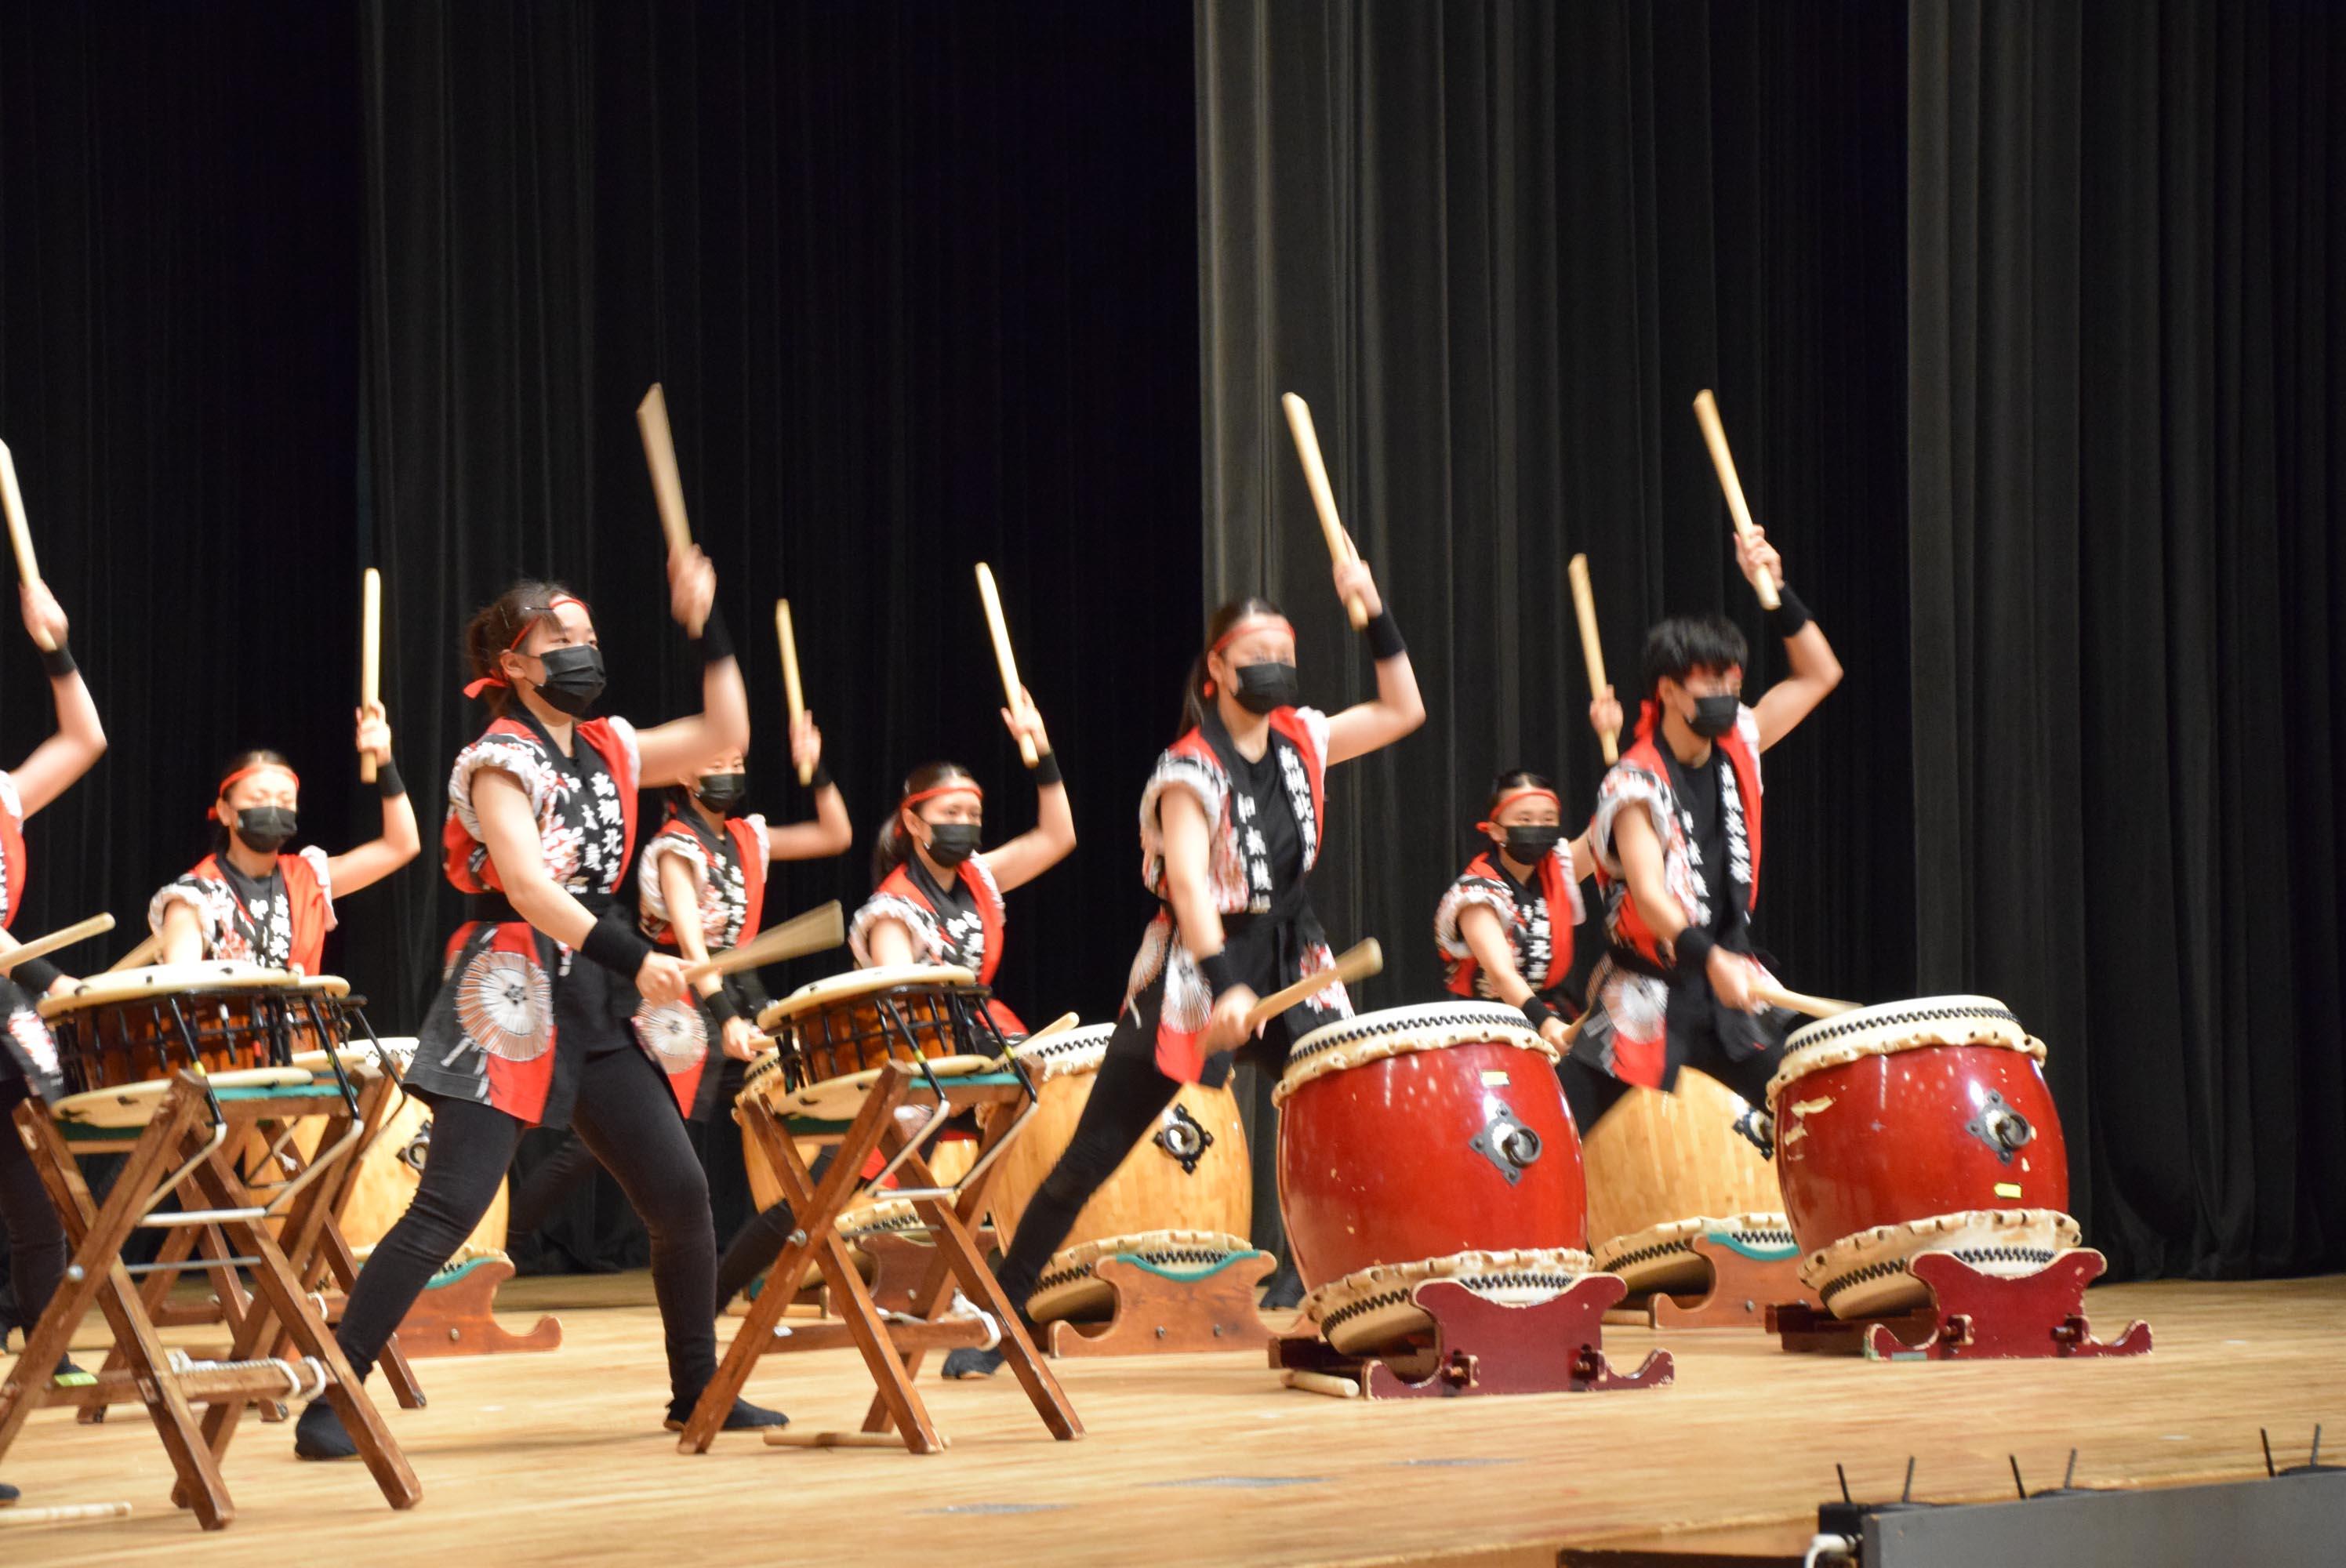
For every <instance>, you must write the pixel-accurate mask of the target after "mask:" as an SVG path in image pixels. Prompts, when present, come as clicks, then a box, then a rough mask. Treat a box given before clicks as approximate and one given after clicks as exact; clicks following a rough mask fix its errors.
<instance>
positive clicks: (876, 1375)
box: [677, 1061, 1084, 1453]
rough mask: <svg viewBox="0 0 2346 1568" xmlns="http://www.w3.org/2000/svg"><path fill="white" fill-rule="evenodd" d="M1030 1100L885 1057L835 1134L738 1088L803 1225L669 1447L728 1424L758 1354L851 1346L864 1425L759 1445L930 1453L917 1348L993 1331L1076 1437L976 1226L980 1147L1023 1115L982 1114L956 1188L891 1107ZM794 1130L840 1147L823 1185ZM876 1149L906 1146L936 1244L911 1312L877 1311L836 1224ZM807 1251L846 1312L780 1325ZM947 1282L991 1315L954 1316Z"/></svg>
mask: <svg viewBox="0 0 2346 1568" xmlns="http://www.w3.org/2000/svg"><path fill="white" fill-rule="evenodd" d="M1028 1097H1029V1091H1028V1089H1027V1087H1026V1085H1025V1084H1024V1083H1023V1082H1022V1081H1021V1080H1020V1078H1019V1077H1018V1076H1017V1074H1015V1072H988V1073H982V1074H974V1075H960V1076H943V1075H940V1076H938V1077H936V1078H934V1079H932V1078H931V1077H930V1076H929V1074H928V1073H926V1072H925V1071H923V1068H921V1067H920V1066H917V1065H914V1064H909V1063H905V1062H901V1061H898V1062H890V1063H888V1064H886V1065H884V1066H882V1068H880V1069H879V1072H878V1076H877V1078H876V1080H875V1081H874V1082H873V1083H872V1086H871V1089H870V1090H869V1092H868V1093H867V1094H866V1095H865V1096H864V1099H863V1104H862V1108H861V1109H860V1110H859V1111H858V1112H857V1113H856V1115H855V1119H854V1120H853V1121H852V1122H851V1123H849V1124H847V1125H846V1127H845V1130H844V1131H843V1132H842V1131H841V1128H840V1125H839V1124H837V1123H835V1122H806V1121H797V1120H795V1119H793V1120H790V1121H786V1120H785V1119H784V1115H783V1113H781V1112H779V1111H777V1110H776V1108H775V1107H774V1106H773V1105H771V1104H770V1103H769V1102H768V1101H767V1100H766V1099H765V1098H763V1097H761V1096H758V1095H745V1096H744V1097H743V1099H742V1102H741V1107H740V1112H741V1123H742V1128H743V1131H744V1134H745V1135H747V1136H748V1137H750V1139H752V1140H754V1141H755V1142H756V1143H757V1145H758V1146H759V1147H760V1148H761V1149H762V1150H763V1151H764V1152H765V1156H766V1158H767V1159H768V1160H769V1161H770V1162H771V1164H772V1166H773V1169H774V1173H775V1176H776V1177H777V1178H778V1179H779V1180H780V1183H781V1185H782V1188H783V1191H784V1194H785V1196H787V1197H788V1198H789V1200H790V1211H791V1213H792V1214H793V1215H795V1216H796V1217H797V1222H798V1229H797V1230H796V1231H795V1232H793V1233H792V1235H791V1237H790V1242H789V1244H788V1245H787V1246H785V1247H783V1248H782V1255H781V1257H780V1258H779V1259H777V1260H776V1262H775V1264H774V1267H773V1269H772V1271H771V1272H770V1274H769V1275H768V1276H767V1278H768V1281H769V1284H768V1287H767V1288H766V1289H764V1290H761V1291H760V1292H759V1293H758V1298H757V1300H756V1301H755V1302H754V1303H752V1304H751V1306H750V1315H749V1316H748V1318H747V1319H744V1320H743V1321H742V1324H741V1327H740V1329H739V1331H738V1332H737V1333H736V1334H735V1335H734V1336H733V1343H732V1345H731V1347H730V1348H729V1349H728V1350H727V1351H726V1354H725V1359H724V1361H723V1363H722V1364H721V1365H720V1366H719V1368H718V1369H717V1376H716V1378H715V1379H713V1380H711V1381H710V1383H709V1387H708V1389H707V1390H704V1391H703V1392H702V1394H701V1396H700V1403H699V1405H697V1406H696V1407H694V1410H693V1412H692V1418H691V1420H688V1422H686V1423H685V1429H684V1436H683V1437H682V1439H680V1440H679V1441H678V1445H677V1446H678V1451H680V1452H684V1453H705V1452H707V1451H708V1449H709V1443H710V1442H711V1441H714V1440H715V1438H716V1436H717V1433H718V1431H719V1430H720V1429H721V1428H722V1427H723V1426H724V1424H725V1418H726V1415H727V1414H728V1413H729V1411H730V1410H732V1408H733V1401H734V1400H737V1399H739V1397H740V1394H741V1390H742V1388H743V1386H744V1385H746V1384H747V1383H748V1382H749V1380H750V1372H751V1371H752V1370H753V1369H755V1368H756V1366H757V1364H758V1358H759V1357H760V1356H762V1355H769V1354H775V1353H780V1352H784V1351H799V1350H826V1349H836V1348H838V1347H840V1346H842V1345H849V1344H852V1345H853V1346H854V1347H855V1348H856V1349H857V1350H859V1351H860V1352H862V1357H863V1362H864V1365H865V1366H866V1367H867V1368H868V1369H870V1370H871V1373H872V1382H873V1383H874V1384H875V1385H877V1388H878V1393H877V1395H876V1397H874V1399H873V1400H872V1406H871V1409H870V1410H868V1411H867V1412H866V1413H865V1415H864V1418H863V1426H862V1431H861V1432H859V1433H817V1434H815V1435H814V1436H813V1438H812V1439H811V1440H809V1439H805V1438H801V1437H799V1436H797V1435H796V1434H791V1435H790V1436H783V1435H782V1434H781V1433H780V1431H774V1432H770V1434H769V1438H768V1441H775V1440H776V1439H778V1438H779V1439H780V1441H781V1442H783V1443H789V1444H793V1445H797V1444H803V1443H808V1442H810V1441H811V1444H812V1445H813V1446H831V1445H833V1444H856V1445H858V1446H868V1445H870V1444H871V1443H872V1442H873V1441H890V1442H891V1443H892V1442H893V1441H902V1442H903V1445H904V1447H906V1448H908V1449H910V1450H911V1451H913V1452H914V1453H935V1452H937V1451H940V1450H941V1449H943V1447H944V1446H945V1440H944V1438H943V1435H942V1434H940V1433H939V1432H938V1431H937V1428H936V1423H935V1422H934V1421H933V1420H932V1419H931V1418H930V1415H929V1411H928V1407H927V1406H926V1405H925V1404H924V1403H923V1401H922V1399H921V1396H920V1392H919V1390H917V1389H916V1388H915V1387H914V1383H913V1380H914V1377H915V1375H916V1374H917V1373H918V1372H919V1370H920V1366H921V1359H922V1358H923V1356H924V1355H926V1354H927V1352H929V1351H931V1350H943V1349H954V1348H955V1347H958V1346H964V1345H967V1346H972V1347H975V1346H980V1345H984V1344H985V1343H987V1342H988V1340H989V1339H990V1337H991V1334H992V1333H993V1332H994V1331H997V1330H998V1332H999V1333H1000V1335H1001V1349H1002V1351H1003V1354H1004V1356H1005V1359H1007V1360H1008V1361H1009V1364H1010V1369H1011V1370H1012V1371H1013V1372H1015V1374H1016V1375H1017V1378H1018V1382H1019V1386H1020V1387H1022V1388H1024V1389H1025V1390H1026V1397H1027V1399H1028V1400H1031V1401H1033V1403H1034V1406H1035V1413H1036V1414H1037V1415H1039V1416H1040V1417H1042V1419H1043V1424H1044V1425H1045V1427H1046V1428H1048V1429H1049V1430H1050V1432H1051V1435H1052V1436H1053V1437H1055V1438H1058V1439H1060V1440H1062V1441H1066V1440H1069V1439H1073V1438H1077V1437H1081V1436H1082V1435H1083V1430H1084V1429H1083V1423H1082V1422H1081V1421H1079V1420H1076V1412H1075V1410H1073V1409H1072V1408H1071V1407H1070V1406H1069V1405H1068V1403H1067V1398H1066V1394H1065V1393H1064V1392H1063V1391H1062V1390H1060V1388H1059V1384H1058V1380H1056V1378H1054V1377H1052V1375H1051V1372H1050V1369H1049V1368H1048V1367H1047V1366H1046V1365H1045V1363H1044V1360H1043V1358H1042V1357H1041V1356H1040V1355H1038V1354H1036V1352H1035V1345H1034V1342H1033V1341H1032V1340H1031V1339H1028V1338H1027V1336H1026V1330H1025V1328H1024V1327H1023V1326H1022V1325H1021V1324H1020V1322H1019V1319H1018V1315H1017V1314H1016V1313H1015V1311H1013V1310H1012V1309H1011V1306H1010V1302H1009V1301H1008V1300H1007V1299H1006V1298H1005V1297H1004V1296H1003V1294H1002V1289H1001V1287H1000V1286H998V1285H996V1284H995V1283H994V1275H993V1273H992V1271H991V1270H989V1269H988V1268H986V1266H985V1259H984V1257H983V1256H982V1255H981V1254H980V1253H979V1251H978V1247H977V1243H976V1241H975V1240H974V1237H972V1235H971V1232H972V1230H973V1229H974V1227H975V1225H976V1223H977V1219H978V1217H979V1216H980V1215H982V1214H984V1211H985V1194H986V1188H987V1186H988V1185H989V1184H990V1183H991V1181H992V1179H993V1176H994V1169H995V1163H994V1160H993V1159H991V1158H990V1157H989V1156H990V1154H991V1153H992V1151H993V1150H994V1148H995V1147H996V1146H997V1145H999V1144H1001V1143H1002V1142H1003V1141H1004V1140H1005V1139H1007V1138H1009V1137H1011V1136H1014V1135H1015V1134H1016V1132H1017V1129H1018V1125H1019V1118H1018V1117H1016V1116H1015V1115H1005V1116H993V1117H985V1118H984V1120H985V1122H986V1124H987V1125H986V1131H985V1139H984V1143H983V1144H982V1145H980V1146H979V1150H978V1158H977V1164H976V1165H975V1166H974V1167H973V1168H972V1171H971V1174H970V1175H969V1176H966V1177H964V1179H963V1181H962V1183H961V1184H960V1186H959V1187H958V1188H953V1187H947V1186H943V1184H941V1183H939V1182H938V1181H937V1180H936V1178H935V1177H934V1176H933V1174H932V1173H931V1171H930V1169H929V1165H928V1161H927V1159H926V1158H925V1157H924V1156H923V1152H922V1151H921V1149H919V1148H918V1147H915V1146H913V1145H914V1144H915V1143H916V1141H918V1139H919V1138H920V1133H919V1131H918V1130H917V1129H915V1130H913V1131H908V1130H907V1129H906V1128H905V1127H904V1126H903V1125H902V1124H901V1123H900V1122H899V1120H898V1118H897V1115H896V1113H897V1111H898V1109H899V1108H900V1107H912V1108H914V1109H916V1110H922V1111H927V1110H931V1109H933V1108H934V1107H937V1106H938V1105H940V1104H942V1105H943V1107H944V1108H945V1109H946V1110H948V1111H949V1112H950V1113H952V1114H953V1115H960V1114H961V1113H963V1112H964V1111H972V1110H976V1111H981V1112H983V1111H984V1109H986V1108H989V1107H993V1106H998V1105H1012V1104H1014V1103H1016V1102H1021V1101H1024V1100H1025V1099H1027V1098H1028ZM799 1137H807V1138H810V1139H812V1140H814V1141H818V1142H825V1141H829V1140H831V1139H833V1138H836V1139H837V1140H838V1145H839V1147H838V1152H837V1154H836V1155H835V1156H833V1157H832V1159H831V1167H830V1169H829V1170H827V1171H826V1172H824V1174H823V1178H822V1180H821V1182H820V1183H818V1182H817V1181H816V1180H815V1179H814V1176H813V1175H812V1174H811V1171H810V1170H809V1169H808V1166H807V1163H806V1161H805V1159H804V1158H803V1157H802V1156H801V1155H800V1153H799V1149H798V1143H797V1139H798V1138H799ZM875 1150H877V1151H879V1152H880V1153H881V1154H882V1156H885V1158H886V1159H887V1160H888V1161H890V1162H892V1163H893V1162H897V1161H898V1159H899V1156H902V1160H901V1164H897V1165H896V1168H897V1170H898V1171H899V1173H900V1176H901V1179H903V1180H904V1181H905V1182H908V1183H910V1184H911V1186H909V1187H908V1188H906V1189H905V1190H903V1191H899V1192H897V1193H895V1194H893V1195H892V1196H896V1197H900V1198H908V1199H910V1200H911V1201H912V1203H913V1207H914V1208H915V1210H916V1211H917V1212H918V1213H919V1215H920V1217H921V1218H922V1219H923V1221H925V1222H926V1223H927V1225H928V1227H929V1233H930V1235H931V1236H932V1237H934V1239H935V1242H936V1257H935V1258H934V1260H933V1262H931V1263H930V1265H929V1269H928V1275H927V1278H924V1279H923V1281H922V1282H921V1284H920V1286H919V1288H917V1289H915V1290H914V1292H913V1302H912V1311H911V1312H910V1313H909V1314H907V1315H904V1316H901V1317H900V1316H896V1315H892V1314H882V1311H881V1310H880V1308H879V1307H878V1306H877V1305H876V1304H875V1303H874V1302H873V1300H872V1292H871V1290H870V1288H868V1287H866V1286H865V1284H864V1282H863V1277H862V1274H861V1273H860V1272H859V1271H858V1270H857V1268H856V1267H855V1260H854V1257H853V1256H852V1253H851V1252H850V1250H849V1246H848V1243H847V1241H846V1240H845V1239H844V1238H843V1237H841V1235H840V1233H839V1228H838V1225H837V1221H838V1218H839V1216H840V1214H841V1211H842V1210H844V1209H845V1208H846V1207H847V1206H848V1204H849V1201H850V1200H851V1199H852V1198H853V1197H854V1196H856V1193H857V1189H858V1188H859V1187H860V1186H862V1171H863V1169H864V1166H865V1164H866V1162H867V1161H868V1160H869V1159H870V1158H871V1156H872V1153H873V1151H875ZM810 1261H811V1262H812V1263H813V1264H814V1265H815V1267H816V1268H820V1269H821V1272H822V1278H823V1281H824V1283H825V1284H827V1285H828V1286H829V1287H830V1300H831V1303H832V1304H833V1306H834V1308H836V1309H837V1310H839V1312H840V1313H841V1317H840V1319H838V1320H834V1321H827V1322H819V1323H790V1324H785V1323H783V1321H782V1313H783V1310H784V1309H785V1308H787V1307H788V1306H789V1305H790V1299H791V1298H792V1297H793V1295H794V1294H795V1292H794V1291H793V1290H792V1289H791V1288H790V1282H791V1281H794V1280H797V1279H800V1278H803V1277H804V1275H805V1273H806V1268H807V1265H808V1263H809V1262H810ZM956 1287H958V1288H959V1290H960V1293H961V1294H962V1295H963V1296H964V1298H966V1299H967V1300H968V1301H969V1302H970V1303H972V1304H974V1306H975V1307H976V1308H977V1309H978V1311H979V1312H981V1313H983V1314H984V1317H985V1318H990V1319H992V1320H993V1322H992V1326H991V1327H989V1325H988V1323H987V1322H986V1321H985V1320H984V1319H982V1318H978V1317H970V1316H959V1317H956V1316H954V1315H953V1313H954V1305H955V1304H954V1290H955V1288H956ZM891 1428H892V1429H893V1430H894V1433H895V1437H894V1438H893V1439H892V1440H891V1439H886V1438H884V1437H883V1436H882V1434H886V1433H888V1432H889V1431H890V1430H891Z"/></svg>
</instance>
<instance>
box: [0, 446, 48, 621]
mask: <svg viewBox="0 0 2346 1568" xmlns="http://www.w3.org/2000/svg"><path fill="white" fill-rule="evenodd" d="M0 511H5V512H6V513H7V514H8V542H9V543H10V544H11V545H15V547H16V575H18V576H20V577H22V578H24V579H25V581H26V582H28V583H37V582H39V581H40V580H41V564H40V563H39V562H38V561H36V560H35V559H34V558H33V530H32V527H31V525H30V524H27V523H26V521H25V493H24V491H22V490H21V489H19V488H17V485H16V457H15V453H12V452H10V451H9V450H8V443H6V442H5V441H0ZM33 640H34V641H35V642H36V643H37V644H39V645H40V648H41V651H42V652H43V653H55V652H56V647H57V645H56V641H55V640H54V639H53V638H52V637H51V636H49V634H48V633H46V632H45V631H36V632H35V633H34V634H33Z"/></svg>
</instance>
